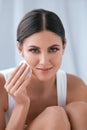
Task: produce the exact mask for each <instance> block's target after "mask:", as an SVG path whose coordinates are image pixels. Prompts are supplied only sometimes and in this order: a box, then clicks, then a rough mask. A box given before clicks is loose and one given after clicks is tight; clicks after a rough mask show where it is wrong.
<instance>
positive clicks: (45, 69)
mask: <svg viewBox="0 0 87 130" xmlns="http://www.w3.org/2000/svg"><path fill="white" fill-rule="evenodd" d="M37 69H38V70H41V71H49V70H51V69H52V67H50V68H37Z"/></svg>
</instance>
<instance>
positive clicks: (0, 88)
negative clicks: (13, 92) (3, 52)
mask: <svg viewBox="0 0 87 130" xmlns="http://www.w3.org/2000/svg"><path fill="white" fill-rule="evenodd" d="M4 84H5V78H4V76H3V75H2V74H0V130H4V129H5V115H4V113H5V111H6V110H7V93H6V91H5V89H4Z"/></svg>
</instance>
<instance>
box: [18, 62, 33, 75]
mask: <svg viewBox="0 0 87 130" xmlns="http://www.w3.org/2000/svg"><path fill="white" fill-rule="evenodd" d="M21 63H26V64H27V66H29V68H30V72H29V77H31V75H32V68H31V66H30V65H29V64H28V63H27V62H26V61H25V60H22V61H21V62H20V64H21Z"/></svg>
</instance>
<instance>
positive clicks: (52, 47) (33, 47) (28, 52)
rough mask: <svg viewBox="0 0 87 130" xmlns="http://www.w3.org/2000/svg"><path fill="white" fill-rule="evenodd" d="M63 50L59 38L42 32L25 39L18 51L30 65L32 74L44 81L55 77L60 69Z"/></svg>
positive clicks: (53, 34)
mask: <svg viewBox="0 0 87 130" xmlns="http://www.w3.org/2000/svg"><path fill="white" fill-rule="evenodd" d="M64 48H65V47H64V46H63V45H62V40H61V37H60V36H58V35H56V34H55V33H53V32H50V31H42V32H39V33H35V34H33V35H31V36H29V37H28V38H26V39H25V40H24V43H23V46H21V47H19V48H18V49H19V51H20V52H21V54H22V56H23V57H24V59H25V60H26V61H27V63H28V64H30V66H31V68H32V70H33V74H34V75H35V76H36V77H37V78H38V79H39V80H41V81H45V80H48V79H50V78H52V77H53V76H55V74H56V72H57V70H58V69H59V68H60V65H61V61H62V55H63V53H64Z"/></svg>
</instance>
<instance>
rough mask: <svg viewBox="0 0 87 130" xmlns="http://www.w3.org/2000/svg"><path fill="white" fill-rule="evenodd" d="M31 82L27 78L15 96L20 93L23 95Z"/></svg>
mask: <svg viewBox="0 0 87 130" xmlns="http://www.w3.org/2000/svg"><path fill="white" fill-rule="evenodd" d="M30 80H31V79H30V78H29V77H27V79H26V80H25V81H24V82H23V84H21V86H20V87H19V88H18V89H17V91H15V92H14V96H16V95H17V94H18V93H22V92H23V91H24V90H25V89H26V87H27V86H28V85H29V82H30Z"/></svg>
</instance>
